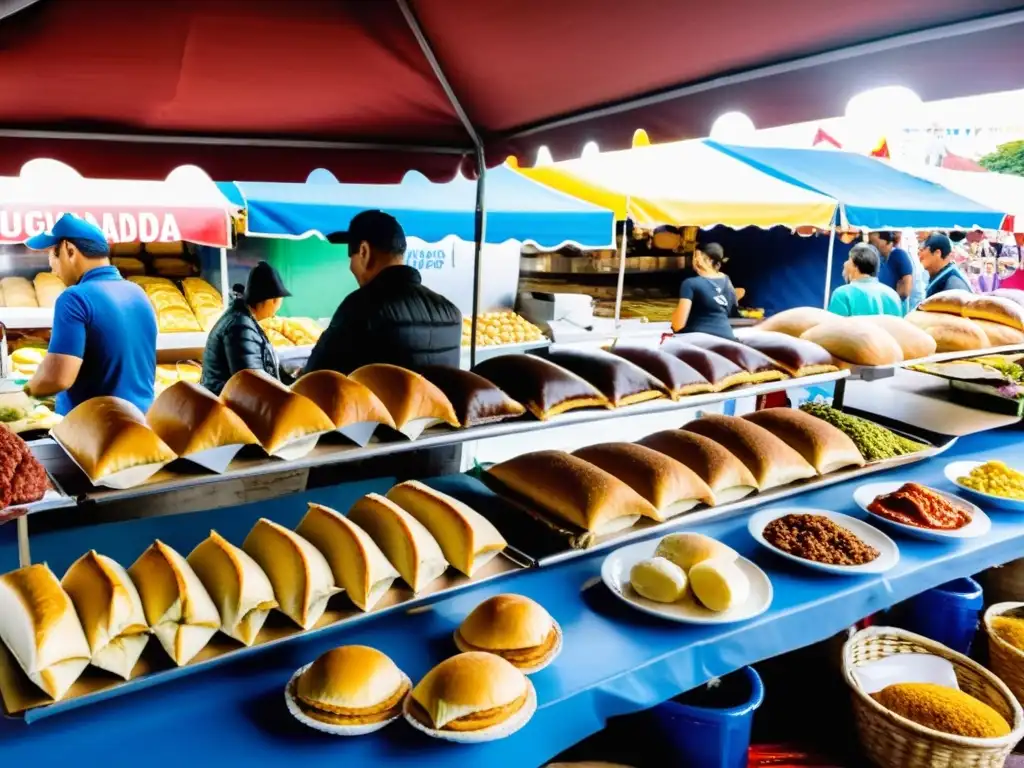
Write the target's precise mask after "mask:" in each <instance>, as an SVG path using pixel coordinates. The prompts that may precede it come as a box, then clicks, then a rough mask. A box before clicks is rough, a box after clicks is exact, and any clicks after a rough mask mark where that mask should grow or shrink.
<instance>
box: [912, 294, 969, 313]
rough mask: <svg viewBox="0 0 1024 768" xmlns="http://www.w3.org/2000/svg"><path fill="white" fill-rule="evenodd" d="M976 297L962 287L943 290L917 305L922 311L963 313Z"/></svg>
mask: <svg viewBox="0 0 1024 768" xmlns="http://www.w3.org/2000/svg"><path fill="white" fill-rule="evenodd" d="M973 299H974V294H973V293H971V292H970V291H964V290H960V289H956V290H952V291H941V292H940V293H936V294H935V295H934V296H929V297H928V298H927V299H925V300H924V301H922V302H921V303H920V304H918V305H917V309H918V310H919V311H921V312H943V313H945V314H947V315H963V314H964V309H965V308H966V307H967V305H968V304H970V303H971V301H972V300H973Z"/></svg>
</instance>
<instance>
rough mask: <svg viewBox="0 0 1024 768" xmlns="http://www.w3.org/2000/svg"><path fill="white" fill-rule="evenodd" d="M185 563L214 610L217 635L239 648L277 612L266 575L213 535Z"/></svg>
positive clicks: (212, 532)
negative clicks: (233, 640) (238, 645)
mask: <svg viewBox="0 0 1024 768" xmlns="http://www.w3.org/2000/svg"><path fill="white" fill-rule="evenodd" d="M187 559H188V564H189V565H191V566H192V570H194V571H195V572H196V575H197V576H198V577H199V580H200V581H201V582H203V586H204V587H206V591H207V592H209V593H210V597H211V598H212V599H213V603H214V605H216V606H217V612H218V613H219V614H220V631H221V632H223V633H224V634H225V635H227V636H228V637H232V638H234V639H235V640H237V641H238V642H240V643H242V645H246V646H248V645H252V644H253V642H255V640H256V636H257V635H258V634H259V633H260V629H262V627H263V623H264V622H265V621H266V620H267V616H268V615H269V614H270V610H271V609H272V608H277V600H276V599H275V598H274V587H273V586H272V585H271V583H270V579H268V578H267V574H265V573H264V572H263V569H262V568H260V566H259V564H257V562H256V561H255V560H253V559H252V558H251V557H249V555H247V554H246V553H245V552H244V551H243V550H242V549H239V548H238V547H236V546H235V545H234V544H232V543H231V542H230V541H228V540H227V539H225V538H224V537H223V536H221V535H220V534H219V533H217V532H216V531H210V535H209V536H208V537H207V538H206V539H204V540H203V541H201V542H200V543H199V545H198V546H197V547H196V548H195V549H193V550H192V552H191V553H189V556H188V558H187Z"/></svg>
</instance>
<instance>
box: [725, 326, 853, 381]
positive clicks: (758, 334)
mask: <svg viewBox="0 0 1024 768" xmlns="http://www.w3.org/2000/svg"><path fill="white" fill-rule="evenodd" d="M743 343H744V344H745V345H746V346H748V347H751V348H752V349H755V350H757V351H758V352H760V353H762V354H763V355H765V356H767V357H769V358H771V359H772V360H773V361H774V362H775V364H776V365H777V366H779V367H780V368H782V370H784V371H785V372H786V373H788V374H789V375H790V376H814V375H815V374H819V373H831V372H832V371H836V370H838V368H837V367H836V365H835V364H834V363H833V361H832V355H831V354H830V353H829V351H828V350H827V349H825V348H824V347H822V346H819V345H818V344H815V343H814V342H811V341H807V340H806V339H801V338H797V337H795V336H787V335H786V334H784V333H778V332H777V331H761V330H757V331H754V332H752V333H749V334H747V335H745V336H744V337H743Z"/></svg>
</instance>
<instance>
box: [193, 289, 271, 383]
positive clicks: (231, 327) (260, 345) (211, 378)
mask: <svg viewBox="0 0 1024 768" xmlns="http://www.w3.org/2000/svg"><path fill="white" fill-rule="evenodd" d="M246 369H249V370H255V371H266V372H267V373H269V374H270V375H271V376H273V377H274V378H275V379H280V378H281V373H280V370H279V368H278V364H277V355H276V354H275V353H274V347H273V346H272V345H271V343H270V339H268V338H267V334H265V333H264V332H263V329H262V328H260V324H259V323H257V322H256V318H255V317H253V316H252V313H251V312H250V311H249V308H248V307H247V306H246V305H245V301H244V300H242V299H235V300H234V302H233V303H232V304H231V307H230V308H229V309H228V311H227V312H225V313H224V314H223V315H222V316H221V318H220V320H218V321H217V324H216V325H214V326H213V329H212V330H211V331H210V336H209V338H208V339H207V340H206V350H205V351H204V352H203V386H204V387H206V388H207V389H208V390H210V391H211V392H213V393H214V394H215V395H219V394H220V391H221V390H222V389H224V385H225V384H227V382H228V379H230V378H231V377H232V376H234V375H235V374H236V373H238V371H243V370H246Z"/></svg>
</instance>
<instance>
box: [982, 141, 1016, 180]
mask: <svg viewBox="0 0 1024 768" xmlns="http://www.w3.org/2000/svg"><path fill="white" fill-rule="evenodd" d="M978 162H979V163H981V165H982V166H983V167H984V168H987V169H988V170H990V171H994V172H996V173H1012V174H1014V175H1015V176H1024V141H1011V142H1008V143H1006V144H1000V145H999V146H998V147H997V148H996V151H995V152H992V153H991V154H988V155H985V156H984V157H983V158H981V160H979V161H978Z"/></svg>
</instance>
